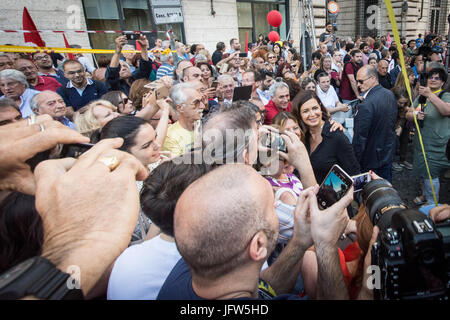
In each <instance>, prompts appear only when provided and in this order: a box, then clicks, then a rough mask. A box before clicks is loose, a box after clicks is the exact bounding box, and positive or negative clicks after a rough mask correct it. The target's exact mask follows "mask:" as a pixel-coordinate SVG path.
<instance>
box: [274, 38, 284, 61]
mask: <svg viewBox="0 0 450 320" xmlns="http://www.w3.org/2000/svg"><path fill="white" fill-rule="evenodd" d="M272 51H273V53H275V55H276V56H277V61H278V59H280V57H282V56H283V48H282V47H281V45H280V44H279V43H276V42H275V43H274V44H273V48H272Z"/></svg>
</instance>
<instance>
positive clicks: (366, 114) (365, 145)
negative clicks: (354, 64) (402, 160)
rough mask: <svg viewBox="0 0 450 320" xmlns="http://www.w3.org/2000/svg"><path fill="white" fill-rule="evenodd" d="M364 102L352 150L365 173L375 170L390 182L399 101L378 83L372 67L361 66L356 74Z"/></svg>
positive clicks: (356, 125)
mask: <svg viewBox="0 0 450 320" xmlns="http://www.w3.org/2000/svg"><path fill="white" fill-rule="evenodd" d="M356 81H357V82H358V87H359V90H360V91H361V95H362V96H363V98H364V100H363V102H361V103H360V104H359V106H358V111H357V113H356V116H355V124H354V125H355V128H354V137H353V149H354V150H355V155H356V159H358V161H359V163H360V165H361V170H362V172H366V171H368V170H373V171H374V172H375V173H376V174H378V175H379V176H381V177H383V178H385V179H387V180H389V181H391V180H392V175H391V168H392V160H393V158H394V154H395V144H396V140H395V139H396V138H395V137H396V136H395V124H396V121H397V109H398V107H397V102H396V100H395V96H394V94H393V93H392V92H391V91H390V90H387V89H385V88H383V87H382V86H381V85H380V84H379V83H378V74H377V71H376V70H375V68H373V67H371V66H364V67H362V68H361V69H360V70H359V71H358V73H357V75H356Z"/></svg>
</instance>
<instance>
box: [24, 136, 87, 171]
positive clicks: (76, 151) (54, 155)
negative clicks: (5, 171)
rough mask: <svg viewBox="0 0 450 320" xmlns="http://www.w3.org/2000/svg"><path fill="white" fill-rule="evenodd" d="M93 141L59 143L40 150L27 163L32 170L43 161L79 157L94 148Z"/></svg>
mask: <svg viewBox="0 0 450 320" xmlns="http://www.w3.org/2000/svg"><path fill="white" fill-rule="evenodd" d="M92 146H93V144H91V143H74V144H64V145H61V144H58V145H57V146H56V147H55V148H53V149H50V150H46V151H43V152H39V153H38V154H36V155H35V156H34V157H33V158H31V159H28V160H27V161H26V163H27V164H28V165H29V166H30V169H31V171H32V172H34V169H35V168H36V166H37V165H38V164H39V163H41V162H42V161H45V160H49V159H62V158H78V157H79V156H81V155H82V154H83V153H84V152H86V151H88V150H89V149H90V148H92Z"/></svg>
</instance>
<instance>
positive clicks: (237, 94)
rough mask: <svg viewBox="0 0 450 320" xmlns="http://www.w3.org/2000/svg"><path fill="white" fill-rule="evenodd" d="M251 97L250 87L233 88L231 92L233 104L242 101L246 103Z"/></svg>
mask: <svg viewBox="0 0 450 320" xmlns="http://www.w3.org/2000/svg"><path fill="white" fill-rule="evenodd" d="M251 97H252V86H244V87H235V88H234V92H233V102H234V101H239V100H244V101H248V100H250V98H251Z"/></svg>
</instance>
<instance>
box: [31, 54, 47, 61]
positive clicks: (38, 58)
mask: <svg viewBox="0 0 450 320" xmlns="http://www.w3.org/2000/svg"><path fill="white" fill-rule="evenodd" d="M42 59H47V60H50V56H47V55H45V56H37V57H34V60H36V61H39V60H42Z"/></svg>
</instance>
